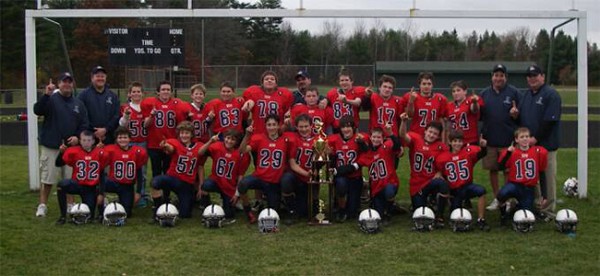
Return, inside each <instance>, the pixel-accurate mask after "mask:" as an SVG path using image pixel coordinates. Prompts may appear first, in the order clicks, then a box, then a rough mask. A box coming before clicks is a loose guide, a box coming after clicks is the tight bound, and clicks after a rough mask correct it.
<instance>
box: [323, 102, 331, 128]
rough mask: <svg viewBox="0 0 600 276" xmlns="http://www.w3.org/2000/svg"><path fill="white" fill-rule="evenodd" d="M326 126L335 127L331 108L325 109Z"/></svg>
mask: <svg viewBox="0 0 600 276" xmlns="http://www.w3.org/2000/svg"><path fill="white" fill-rule="evenodd" d="M324 120H325V126H326V127H328V126H333V109H332V108H331V107H327V108H325V118H324Z"/></svg>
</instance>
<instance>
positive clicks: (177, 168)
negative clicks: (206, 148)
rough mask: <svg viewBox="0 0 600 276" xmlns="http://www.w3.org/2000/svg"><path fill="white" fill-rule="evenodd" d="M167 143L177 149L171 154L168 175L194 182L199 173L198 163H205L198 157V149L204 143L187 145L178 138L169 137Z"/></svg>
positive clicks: (190, 182)
mask: <svg viewBox="0 0 600 276" xmlns="http://www.w3.org/2000/svg"><path fill="white" fill-rule="evenodd" d="M167 143H168V144H169V145H171V146H173V148H174V149H175V150H174V151H173V153H172V154H171V164H169V170H168V171H167V175H170V176H172V177H175V178H177V179H179V180H181V181H183V182H187V183H188V184H193V183H194V181H196V176H197V175H198V164H199V163H203V162H202V160H200V158H199V157H198V151H199V150H200V148H201V147H202V145H203V144H202V143H193V144H192V146H191V147H186V146H185V145H184V144H182V143H181V142H180V141H179V140H177V139H167Z"/></svg>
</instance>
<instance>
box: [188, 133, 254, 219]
mask: <svg viewBox="0 0 600 276" xmlns="http://www.w3.org/2000/svg"><path fill="white" fill-rule="evenodd" d="M223 137H224V138H223V141H222V142H221V141H219V134H216V135H214V136H213V137H211V138H210V140H208V143H206V144H204V146H202V147H201V148H200V155H205V156H210V157H211V158H212V172H211V175H210V176H209V177H208V178H206V179H205V180H204V183H202V185H201V186H200V189H201V190H200V191H199V194H198V196H200V197H201V198H202V199H203V200H204V204H203V205H204V206H208V205H209V204H210V196H209V194H208V192H217V193H219V194H220V195H221V199H222V200H223V209H224V211H225V218H226V219H228V220H229V221H230V222H232V221H231V220H232V219H233V218H234V216H235V204H236V203H237V200H238V195H237V184H238V182H239V181H240V180H241V179H242V176H244V173H245V172H246V169H248V165H249V164H250V157H249V156H248V154H241V153H240V151H239V149H238V145H239V141H240V137H241V133H240V132H239V131H238V130H236V129H234V128H229V129H227V130H225V132H224V133H223Z"/></svg>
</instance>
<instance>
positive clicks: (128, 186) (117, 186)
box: [101, 127, 148, 217]
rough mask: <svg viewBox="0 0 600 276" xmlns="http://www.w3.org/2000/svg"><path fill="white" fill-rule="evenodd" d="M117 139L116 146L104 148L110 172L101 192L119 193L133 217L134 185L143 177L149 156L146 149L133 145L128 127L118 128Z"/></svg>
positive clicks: (121, 200) (123, 203) (120, 200)
mask: <svg viewBox="0 0 600 276" xmlns="http://www.w3.org/2000/svg"><path fill="white" fill-rule="evenodd" d="M115 137H116V144H114V145H108V146H106V147H105V148H104V152H105V154H106V156H107V163H106V164H107V166H109V167H110V170H109V173H108V177H107V178H106V179H104V183H103V188H104V191H101V192H108V193H117V194H118V195H119V202H120V203H121V204H122V205H123V207H124V208H125V211H126V212H127V216H128V217H131V209H132V207H133V202H134V185H135V183H136V181H137V179H138V178H140V177H143V176H142V167H144V165H146V162H148V154H147V153H146V149H144V148H142V147H140V146H135V145H131V143H130V142H131V133H130V132H129V129H127V128H126V127H118V128H117V130H115ZM138 183H139V182H138Z"/></svg>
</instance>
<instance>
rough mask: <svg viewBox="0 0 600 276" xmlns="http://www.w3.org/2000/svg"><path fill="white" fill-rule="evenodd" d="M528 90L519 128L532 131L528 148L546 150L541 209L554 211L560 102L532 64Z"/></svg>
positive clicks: (539, 71)
mask: <svg viewBox="0 0 600 276" xmlns="http://www.w3.org/2000/svg"><path fill="white" fill-rule="evenodd" d="M525 73H526V75H527V85H528V86H529V90H528V91H527V92H526V93H525V94H524V95H523V99H522V101H521V103H520V104H519V112H520V115H519V116H520V121H521V126H524V127H527V128H528V129H529V130H530V131H531V136H532V138H531V143H530V144H531V145H538V146H542V147H544V148H545V149H546V150H548V167H547V168H546V186H547V187H540V192H541V199H540V198H538V201H539V203H540V205H541V208H542V209H550V210H552V211H554V209H555V208H556V203H555V200H556V167H557V160H556V152H557V150H558V148H559V146H560V144H559V142H560V132H559V131H560V116H561V113H562V112H561V105H562V100H561V98H560V95H559V94H558V92H556V90H555V89H554V88H552V87H551V86H550V85H548V84H546V83H545V82H546V75H545V74H544V71H543V70H542V68H540V67H539V66H538V65H535V64H532V65H530V66H529V67H527V69H526V71H525Z"/></svg>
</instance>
